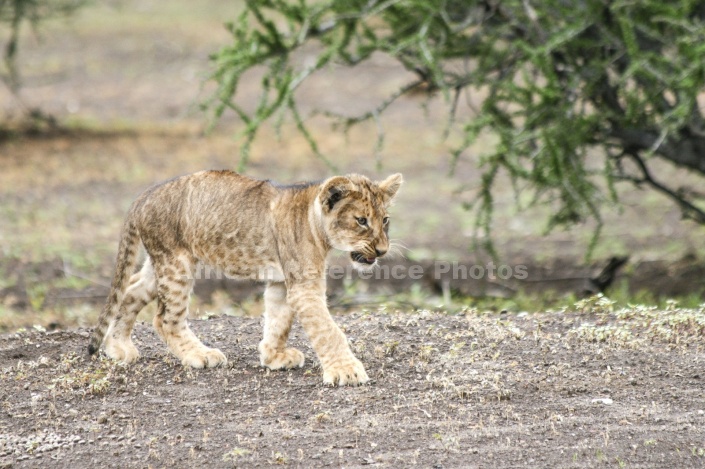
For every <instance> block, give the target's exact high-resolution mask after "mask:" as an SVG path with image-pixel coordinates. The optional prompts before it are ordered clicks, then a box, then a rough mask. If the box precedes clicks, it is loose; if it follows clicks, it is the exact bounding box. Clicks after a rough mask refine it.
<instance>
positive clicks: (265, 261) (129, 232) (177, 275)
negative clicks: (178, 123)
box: [88, 171, 402, 386]
mask: <svg viewBox="0 0 705 469" xmlns="http://www.w3.org/2000/svg"><path fill="white" fill-rule="evenodd" d="M401 184H402V175H401V174H394V175H392V176H389V177H388V178H387V179H385V180H384V181H381V182H373V181H371V180H369V179H368V178H366V177H364V176H360V175H357V174H351V175H348V176H336V177H332V178H330V179H327V180H325V181H323V182H321V183H309V184H297V185H292V186H278V185H276V184H273V183H271V182H269V181H258V180H254V179H251V178H248V177H245V176H242V175H240V174H237V173H235V172H232V171H202V172H199V173H195V174H191V175H188V176H183V177H179V178H176V179H173V180H170V181H167V182H164V183H162V184H160V185H157V186H155V187H152V188H151V189H149V190H147V191H146V192H144V193H143V194H142V195H141V196H140V197H139V198H138V199H137V200H136V201H135V202H134V203H133V204H132V206H131V208H130V210H129V212H128V215H127V219H126V221H125V224H124V227H123V230H122V235H121V239H120V246H119V250H118V256H117V268H116V272H115V277H114V278H113V282H112V288H111V291H110V295H109V296H108V300H107V302H106V304H105V307H104V308H103V311H102V312H101V314H100V318H99V319H98V325H97V326H96V328H95V331H94V332H93V335H92V337H91V340H90V345H89V347H88V352H89V353H90V354H94V353H96V352H97V351H98V349H99V348H100V346H101V344H102V342H103V339H104V338H105V352H106V353H107V355H108V356H109V357H112V358H114V359H117V360H122V361H125V362H128V363H130V362H133V361H135V360H136V359H137V357H138V356H139V354H138V352H137V349H136V348H135V346H134V345H133V343H132V340H131V338H130V334H131V332H132V327H133V325H134V323H135V319H136V317H137V314H138V313H139V312H140V310H141V309H142V308H143V307H144V306H145V305H146V304H147V303H149V302H151V301H152V300H153V299H155V298H156V299H157V304H158V312H157V315H156V316H155V318H154V327H155V328H156V330H157V332H158V334H159V335H160V336H161V338H162V339H163V340H164V341H165V342H166V345H167V347H169V350H171V352H172V353H174V355H176V356H177V357H178V358H179V359H180V360H181V362H182V363H183V364H184V365H186V366H191V367H194V368H206V367H214V366H218V365H222V364H225V363H226V361H227V360H226V358H225V355H223V353H222V352H221V351H220V350H217V349H214V348H209V347H206V346H205V345H203V343H201V341H200V340H198V338H197V337H196V336H195V334H194V333H193V332H191V330H190V329H189V327H188V324H187V322H186V318H187V316H188V302H189V296H190V294H191V290H192V288H193V282H194V272H195V268H196V266H197V265H198V263H199V262H201V263H204V264H208V265H211V266H213V267H216V268H220V269H223V270H224V271H225V272H227V273H228V274H229V275H232V276H234V277H240V278H258V279H260V280H263V281H266V282H267V288H266V291H265V294H264V302H265V312H264V338H263V339H262V341H261V342H260V344H259V353H260V360H261V364H262V366H265V367H267V368H270V369H273V370H276V369H285V368H295V367H302V366H303V364H304V355H303V354H302V353H301V352H300V351H298V350H296V349H294V348H290V347H286V342H287V338H288V336H289V329H290V328H291V324H292V322H293V320H294V315H295V314H296V315H298V318H299V321H301V324H302V325H303V328H304V330H305V331H306V334H307V335H308V337H309V338H310V340H311V342H312V344H313V348H314V349H315V351H316V354H317V355H318V358H319V360H320V362H321V366H322V368H323V381H324V383H329V384H334V385H341V386H342V385H346V384H349V385H358V384H362V383H365V382H366V381H368V379H369V378H368V377H367V373H366V372H365V368H364V367H363V366H362V363H360V361H359V360H358V359H357V358H355V356H354V355H353V354H352V352H351V350H350V348H349V347H348V342H347V339H346V338H345V335H344V334H343V332H342V331H341V330H340V329H339V328H338V326H337V325H336V324H335V323H334V322H333V319H332V318H331V316H330V314H329V312H328V308H327V306H326V297H325V294H326V280H325V269H326V255H327V254H328V252H329V251H330V250H331V249H333V248H335V249H340V250H342V251H347V252H349V253H350V258H351V259H352V262H353V265H354V266H355V267H356V268H358V269H361V270H368V269H371V268H372V267H373V266H374V265H375V264H376V262H377V258H378V257H381V256H384V254H385V253H386V252H387V251H388V250H389V239H388V237H387V230H388V229H389V216H388V215H387V208H388V207H389V205H390V204H391V202H392V199H393V198H394V196H395V194H396V193H397V191H398V190H399V187H400V186H401ZM140 244H142V245H144V248H145V250H146V251H147V259H146V260H145V262H144V265H143V266H142V269H141V270H140V271H139V272H138V273H135V274H133V271H134V268H135V265H136V263H137V255H138V250H139V246H140Z"/></svg>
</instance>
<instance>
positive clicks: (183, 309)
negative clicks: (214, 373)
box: [154, 254, 227, 368]
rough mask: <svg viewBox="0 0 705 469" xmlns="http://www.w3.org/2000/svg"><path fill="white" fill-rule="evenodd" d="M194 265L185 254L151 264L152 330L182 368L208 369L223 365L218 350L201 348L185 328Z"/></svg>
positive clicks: (223, 358)
mask: <svg viewBox="0 0 705 469" xmlns="http://www.w3.org/2000/svg"><path fill="white" fill-rule="evenodd" d="M194 263H195V262H194V260H193V259H191V258H190V256H188V255H186V254H182V255H180V256H169V257H167V256H164V257H161V258H160V260H159V261H156V260H155V262H154V269H155V272H156V275H157V301H158V311H157V315H156V316H155V317H154V327H155V328H156V330H157V333H158V334H159V335H160V336H161V337H162V339H164V342H166V345H167V347H169V350H171V352H172V353H173V354H174V355H176V357H177V358H179V360H181V363H182V364H183V365H184V366H190V367H192V368H211V367H215V366H218V365H224V364H225V363H227V359H226V358H225V355H223V353H222V352H221V351H220V350H218V349H215V348H210V347H206V346H205V345H203V343H202V342H201V341H200V340H198V337H196V335H195V334H194V333H193V332H192V331H191V329H190V328H189V327H188V323H187V321H186V318H187V317H188V301H189V297H190V296H191V289H192V288H193V266H194Z"/></svg>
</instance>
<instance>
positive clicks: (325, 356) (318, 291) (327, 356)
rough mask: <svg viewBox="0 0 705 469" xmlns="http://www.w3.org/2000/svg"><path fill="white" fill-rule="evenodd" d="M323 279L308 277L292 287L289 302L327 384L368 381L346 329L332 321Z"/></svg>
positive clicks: (353, 384) (342, 384)
mask: <svg viewBox="0 0 705 469" xmlns="http://www.w3.org/2000/svg"><path fill="white" fill-rule="evenodd" d="M325 291H326V287H325V281H324V280H305V281H301V282H297V283H294V284H292V285H290V286H289V288H288V291H287V303H288V304H289V306H290V307H291V309H292V310H294V311H295V312H296V314H297V315H298V317H299V320H300V321H301V325H302V326H303V328H304V330H305V331H306V334H307V335H308V337H309V339H310V340H311V343H312V344H313V349H314V350H315V351H316V355H318V359H319V360H320V362H321V367H322V368H323V382H324V383H326V384H331V385H334V386H335V385H337V386H344V385H352V386H357V385H360V384H364V383H366V382H367V381H369V378H368V376H367V373H366V372H365V367H364V366H362V363H360V360H358V359H357V358H355V356H354V355H353V353H352V351H351V350H350V347H349V346H348V340H347V338H346V337H345V334H343V331H341V330H340V328H339V327H338V326H337V324H335V322H333V318H331V316H330V313H329V312H328V307H327V306H326V300H325Z"/></svg>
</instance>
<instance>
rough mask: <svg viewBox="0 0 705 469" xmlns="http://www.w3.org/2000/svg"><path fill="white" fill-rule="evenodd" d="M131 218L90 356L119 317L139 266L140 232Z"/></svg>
mask: <svg viewBox="0 0 705 469" xmlns="http://www.w3.org/2000/svg"><path fill="white" fill-rule="evenodd" d="M131 218H132V217H131V216H130V215H128V219H127V221H125V225H124V226H123V228H122V237H121V238H120V246H119V247H118V255H117V266H116V267H115V276H114V277H113V283H112V286H111V288H110V294H109V295H108V299H107V301H106V302H105V306H104V307H103V311H102V312H101V313H100V316H99V317H98V324H97V325H96V327H95V329H94V330H93V334H92V335H91V339H90V343H89V344H88V354H89V355H94V354H95V353H96V352H98V350H99V349H100V346H101V344H102V343H103V339H104V338H105V334H106V333H107V332H108V327H109V326H110V321H111V320H112V319H113V318H114V317H115V316H117V314H118V311H119V310H120V305H121V304H122V299H123V297H124V296H125V290H126V289H127V286H128V282H129V279H130V276H131V275H132V272H133V271H134V270H135V265H136V264H137V254H138V253H139V246H140V234H139V230H138V229H137V227H136V226H135V224H134V222H133V221H131Z"/></svg>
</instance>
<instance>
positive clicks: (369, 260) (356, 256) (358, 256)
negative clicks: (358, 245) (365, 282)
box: [350, 251, 377, 265]
mask: <svg viewBox="0 0 705 469" xmlns="http://www.w3.org/2000/svg"><path fill="white" fill-rule="evenodd" d="M350 258H351V259H352V260H353V261H355V262H359V263H360V264H367V265H372V264H374V263H375V261H376V260H377V258H376V257H365V256H364V255H363V254H362V253H360V252H357V251H353V252H351V253H350Z"/></svg>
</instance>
